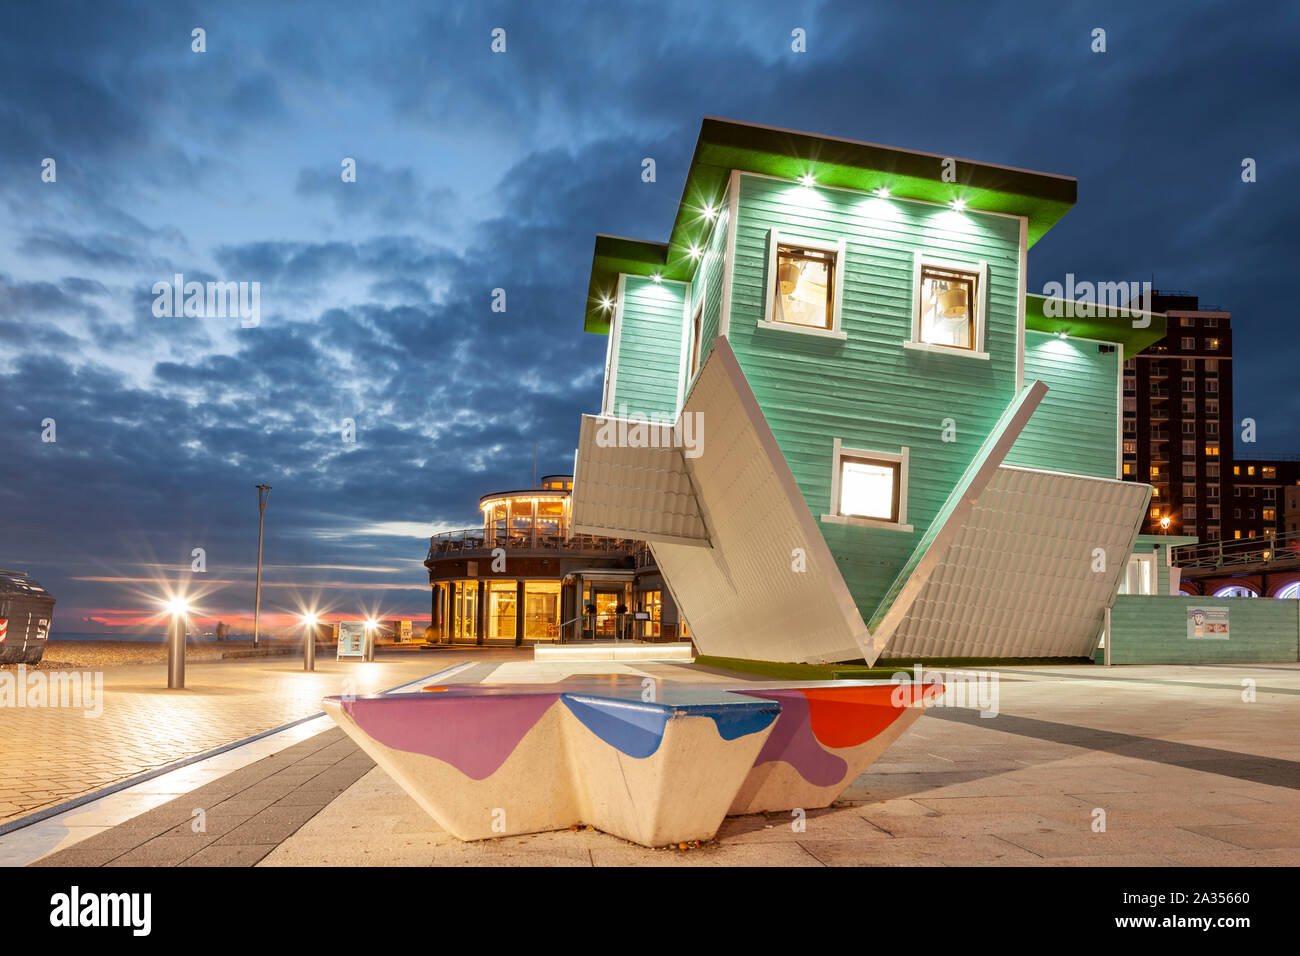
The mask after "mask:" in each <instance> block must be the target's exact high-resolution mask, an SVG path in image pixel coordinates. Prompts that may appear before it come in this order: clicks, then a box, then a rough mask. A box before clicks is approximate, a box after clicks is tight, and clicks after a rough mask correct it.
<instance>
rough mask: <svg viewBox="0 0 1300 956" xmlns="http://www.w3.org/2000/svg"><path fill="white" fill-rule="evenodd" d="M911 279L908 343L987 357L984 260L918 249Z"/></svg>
mask: <svg viewBox="0 0 1300 956" xmlns="http://www.w3.org/2000/svg"><path fill="white" fill-rule="evenodd" d="M913 280H914V284H915V291H914V293H913V295H914V299H913V303H912V339H911V341H910V342H909V343H908V346H909V347H912V348H922V349H928V350H930V351H940V352H945V351H952V352H954V353H957V354H966V355H970V356H974V357H978V358H988V356H987V355H985V354H984V324H985V323H984V311H985V303H986V301H987V295H986V286H987V285H988V265H987V263H984V262H980V263H976V264H969V263H960V262H949V261H947V260H942V259H931V258H929V257H928V256H925V255H924V254H922V253H920V252H918V253H916V256H915V259H914V262H913Z"/></svg>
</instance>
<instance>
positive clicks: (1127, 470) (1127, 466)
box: [1124, 462, 1133, 475]
mask: <svg viewBox="0 0 1300 956" xmlns="http://www.w3.org/2000/svg"><path fill="white" fill-rule="evenodd" d="M1124 474H1126V475H1131V474H1133V466H1132V465H1130V464H1129V463H1128V462H1125V463H1124Z"/></svg>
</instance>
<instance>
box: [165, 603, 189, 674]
mask: <svg viewBox="0 0 1300 956" xmlns="http://www.w3.org/2000/svg"><path fill="white" fill-rule="evenodd" d="M167 609H168V610H169V611H171V623H170V625H168V629H167V689H168V690H183V689H184V688H185V613H186V612H187V611H188V610H189V608H188V607H187V606H186V604H185V600H184V599H183V598H172V599H171V600H170V601H168V602H167Z"/></svg>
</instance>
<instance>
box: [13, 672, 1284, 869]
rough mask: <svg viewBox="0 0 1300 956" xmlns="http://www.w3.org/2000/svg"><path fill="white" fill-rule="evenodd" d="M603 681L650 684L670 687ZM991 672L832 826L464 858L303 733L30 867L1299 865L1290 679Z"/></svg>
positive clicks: (61, 835) (170, 791) (321, 741)
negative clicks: (662, 844)
mask: <svg viewBox="0 0 1300 956" xmlns="http://www.w3.org/2000/svg"><path fill="white" fill-rule="evenodd" d="M520 656H521V655H519V654H518V653H517V652H513V651H505V652H487V653H484V652H479V651H474V650H469V651H466V652H463V653H460V654H458V655H457V654H454V653H452V654H447V655H445V656H443V657H440V658H439V659H438V663H439V664H440V665H450V664H452V663H455V662H457V661H461V660H471V661H473V662H475V664H476V665H479V667H480V670H481V671H482V674H481V675H480V676H487V677H488V678H489V679H493V680H496V679H510V680H540V679H544V678H546V676H547V674H546V672H545V671H544V670H543V669H539V668H538V667H537V666H536V665H534V664H532V663H531V662H525V661H523V660H519V658H520ZM422 660H428V658H422ZM331 665H332V662H331ZM214 666H220V667H231V668H234V669H243V668H249V675H248V676H247V677H243V676H239V677H236V676H235V675H234V674H232V675H231V676H230V677H226V678H224V679H223V680H222V681H221V685H222V686H235V685H240V686H246V687H249V691H248V693H249V694H250V695H252V694H253V691H252V687H253V686H256V685H257V681H258V680H263V681H266V683H265V684H264V685H262V686H263V687H264V688H266V689H268V690H269V689H271V688H274V687H275V686H276V683H275V679H273V678H270V677H263V678H257V677H256V676H254V674H253V672H254V671H256V670H259V669H261V668H263V667H266V666H267V665H263V664H255V665H247V664H236V665H214ZM370 666H371V667H372V668H373V669H374V671H375V674H376V678H375V680H374V682H373V683H372V684H368V685H367V686H368V687H374V686H377V685H381V684H382V685H384V686H392V685H396V684H399V683H401V682H402V680H403V679H404V678H407V679H411V678H409V677H408V673H409V672H406V671H403V672H400V673H399V670H400V669H402V668H407V667H412V666H414V664H413V663H412V664H408V663H407V662H405V661H402V662H400V663H399V662H384V663H383V664H378V665H370ZM606 666H607V667H608V668H609V669H610V670H611V671H619V672H624V673H633V674H637V673H642V674H647V675H649V676H667V675H668V674H669V673H677V674H679V675H680V674H681V673H682V671H684V670H685V669H686V668H684V667H682V666H681V665H676V664H665V663H658V664H649V663H648V664H637V665H630V664H616V665H606ZM415 669H416V670H418V669H419V668H418V667H415ZM435 669H438V668H428V667H426V672H431V671H433V670H435ZM196 670H197V669H196ZM271 670H275V668H274V667H272V668H271ZM998 673H999V683H998V691H999V693H998V696H997V711H998V713H997V715H996V716H994V717H987V718H986V717H981V716H980V715H979V713H978V712H977V711H975V710H972V709H969V708H958V707H935V708H932V709H931V710H930V711H929V712H928V713H927V714H926V715H925V716H924V717H923V718H922V719H921V720H920V721H919V722H918V723H917V724H916V726H915V727H914V728H913V729H912V730H911V731H910V732H909V733H908V734H906V735H905V736H904V737H903V738H902V739H900V740H899V741H898V742H896V743H895V744H894V745H893V746H892V747H891V748H890V749H889V750H888V751H887V752H886V753H885V754H884V756H883V757H882V758H880V760H878V761H877V762H876V763H875V764H874V765H873V766H872V767H871V769H870V770H869V771H868V772H867V773H865V774H863V775H862V776H861V777H859V778H858V780H857V781H856V782H855V783H854V784H853V785H852V786H851V787H850V788H849V790H848V791H846V792H845V794H844V796H843V798H842V799H841V800H840V801H838V802H837V804H836V805H835V806H833V807H831V808H828V809H825V810H812V811H809V812H808V813H807V815H806V818H805V819H803V820H799V819H796V818H795V817H793V816H792V815H791V814H762V815H751V816H744V817H733V818H728V819H727V821H726V822H725V823H724V825H723V827H722V829H721V831H720V832H719V834H718V837H717V840H716V841H714V842H713V843H710V844H707V845H704V846H700V847H698V848H696V847H691V848H688V849H686V850H681V849H676V848H673V849H657V850H650V849H645V848H643V847H639V846H634V845H630V844H628V843H626V842H625V841H623V840H621V839H617V838H615V837H611V836H608V835H606V834H603V833H599V832H596V831H593V830H587V829H581V830H576V831H561V832H556V833H545V834H535V835H528V836H512V837H506V838H502V839H498V840H489V841H484V842H479V843H469V844H467V843H461V842H459V841H457V840H455V839H454V838H452V837H451V836H450V835H448V834H447V833H445V832H443V831H442V830H441V829H440V828H439V827H438V826H437V824H436V823H434V821H433V820H432V819H431V818H429V817H428V816H427V815H426V814H425V813H424V812H423V811H422V810H420V809H419V808H418V807H417V806H416V804H415V803H414V802H413V801H412V800H411V798H410V797H408V796H407V795H406V794H405V793H404V792H403V791H401V790H400V789H399V788H398V787H397V785H396V784H395V783H393V782H392V780H391V779H390V778H389V777H388V776H387V774H385V773H384V772H383V771H382V770H380V769H378V768H376V767H375V766H374V764H373V763H372V762H371V760H370V759H369V758H368V757H367V756H365V755H364V754H363V753H362V752H361V751H359V750H358V749H357V748H356V747H355V746H354V745H353V744H352V743H351V742H350V741H349V740H347V738H345V737H344V736H343V734H342V733H341V731H339V730H338V729H337V728H336V727H334V726H333V724H332V723H331V722H329V721H328V720H326V719H320V720H317V721H313V722H311V723H309V724H304V725H301V726H300V728H298V729H297V730H296V731H294V732H293V733H294V734H295V735H296V736H292V737H285V738H284V741H283V743H282V744H280V743H276V742H275V741H273V740H272V741H269V742H263V744H261V746H263V748H264V751H263V752H260V753H253V754H248V755H244V756H243V757H240V756H239V755H238V754H236V753H232V754H230V755H227V756H226V757H223V758H218V759H220V760H229V761H233V762H232V763H230V764H229V765H228V767H229V768H233V769H228V767H227V766H213V767H203V766H196V767H195V768H193V769H192V771H181V772H179V774H178V777H177V781H176V782H174V783H172V784H170V785H168V786H166V787H157V788H154V792H153V793H152V794H151V795H143V796H139V797H130V796H129V795H128V794H123V795H122V799H124V800H128V801H129V800H138V801H142V802H139V803H136V804H132V803H129V802H127V803H122V804H121V805H119V806H117V807H116V808H115V809H114V810H113V811H112V815H108V814H107V811H104V810H96V809H95V808H94V806H93V805H92V806H91V807H88V808H86V811H85V812H83V813H82V814H81V815H80V816H78V815H77V814H75V813H74V814H68V815H67V817H68V819H67V820H66V821H63V822H59V821H49V822H47V823H46V824H42V825H41V826H44V827H47V828H55V829H52V830H50V831H49V832H51V833H53V836H52V837H51V839H52V840H53V841H54V842H51V843H50V844H49V846H48V849H49V850H53V852H48V853H46V854H45V855H44V856H43V858H42V859H40V861H39V863H38V865H46V866H51V865H52V866H58V865H76V866H86V865H110V866H120V865H164V866H166V865H186V866H196V865H254V864H257V865H270V866H277V865H279V866H292V865H356V864H362V865H495V866H499V865H515V864H520V865H565V866H570V865H572V866H593V865H594V866H611V865H665V864H668V865H704V866H708V865H765V866H767V865H770V866H828V865H829V866H833V865H861V864H866V865H1030V866H1058V865H1070V866H1074V865H1099V864H1102V865H1104V864H1112V865H1215V866H1222V865H1242V864H1245V865H1296V864H1298V863H1300V742H1298V741H1297V738H1296V735H1295V732H1294V728H1295V726H1296V725H1297V717H1300V665H1294V664H1273V665H1241V666H1231V667H1229V666H1218V667H1192V666H1162V667H1130V668H1109V669H1108V668H1101V667H1041V668H1028V667H1026V668H1002V669H999V671H998ZM279 674H280V679H283V680H290V675H289V674H288V673H287V670H286V669H284V668H280V669H279ZM339 676H340V672H338V671H333V670H331V671H330V672H328V673H327V674H322V675H321V677H322V678H323V679H325V680H326V681H328V680H335V681H336V680H337V679H338V678H339ZM415 676H420V675H415ZM700 676H706V675H704V674H701V675H700ZM458 677H459V678H460V679H464V676H463V672H462V673H461V674H460V675H458ZM311 692H315V691H311ZM301 693H302V694H303V696H304V697H306V695H307V694H308V693H309V691H308V690H307V689H302V690H301ZM302 708H303V709H304V710H308V709H309V708H310V704H309V703H306V702H304V704H303V705H302ZM311 712H314V711H311ZM268 713H269V711H268ZM241 719H246V718H241ZM88 723H90V722H88ZM146 787H147V785H146ZM111 799H113V798H110V800H111ZM108 802H109V801H105V803H106V804H107V803H108ZM123 808H126V809H123ZM196 811H202V818H203V821H204V823H203V828H202V830H196V827H195V823H194V820H195V819H196ZM58 828H61V829H58ZM83 837H84V838H83ZM6 841H8V845H9V846H11V847H14V846H18V844H17V843H15V841H14V839H13V838H12V837H4V838H0V859H5V858H4V856H3V854H4V852H5V848H6ZM31 846H36V843H34V842H32V843H31ZM31 853H32V855H31V859H33V860H34V859H36V853H37V851H35V850H33V851H31ZM14 859H16V858H13V859H11V860H10V862H12V861H13V860H14ZM21 862H29V860H21Z"/></svg>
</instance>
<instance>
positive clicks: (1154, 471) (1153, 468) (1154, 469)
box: [1151, 465, 1160, 478]
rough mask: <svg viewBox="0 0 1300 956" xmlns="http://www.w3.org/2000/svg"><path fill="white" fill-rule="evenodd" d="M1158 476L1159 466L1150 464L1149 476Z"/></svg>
mask: <svg viewBox="0 0 1300 956" xmlns="http://www.w3.org/2000/svg"><path fill="white" fill-rule="evenodd" d="M1159 476H1160V466H1159V465H1152V466H1151V477H1152V478H1158V477H1159Z"/></svg>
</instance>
